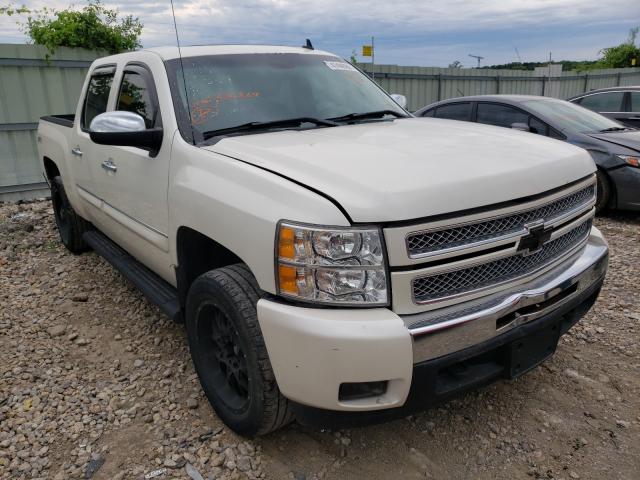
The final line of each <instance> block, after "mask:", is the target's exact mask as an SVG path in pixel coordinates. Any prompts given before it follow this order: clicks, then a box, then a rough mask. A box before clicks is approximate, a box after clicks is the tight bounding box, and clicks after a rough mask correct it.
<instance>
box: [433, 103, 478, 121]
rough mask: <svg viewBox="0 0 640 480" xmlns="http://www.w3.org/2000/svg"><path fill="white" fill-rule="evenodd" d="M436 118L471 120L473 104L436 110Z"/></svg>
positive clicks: (443, 107)
mask: <svg viewBox="0 0 640 480" xmlns="http://www.w3.org/2000/svg"><path fill="white" fill-rule="evenodd" d="M434 117H436V118H446V119H447V120H463V121H467V122H468V121H469V120H471V103H470V102H461V103H452V104H449V105H442V106H441V107H437V108H436V113H435V115H434Z"/></svg>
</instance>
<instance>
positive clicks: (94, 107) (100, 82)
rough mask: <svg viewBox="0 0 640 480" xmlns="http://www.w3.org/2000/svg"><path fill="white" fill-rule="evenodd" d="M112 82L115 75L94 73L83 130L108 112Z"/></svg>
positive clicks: (90, 84)
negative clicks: (96, 118) (97, 117)
mask: <svg viewBox="0 0 640 480" xmlns="http://www.w3.org/2000/svg"><path fill="white" fill-rule="evenodd" d="M112 82H113V73H111V72H110V73H94V74H93V75H92V76H91V79H90V80H89V88H87V96H86V98H85V101H84V108H83V112H82V122H81V125H82V128H84V129H88V128H89V127H90V126H91V120H93V119H94V118H95V117H96V116H98V115H100V114H101V113H104V112H106V111H107V103H108V102H109V92H110V91H111V83H112Z"/></svg>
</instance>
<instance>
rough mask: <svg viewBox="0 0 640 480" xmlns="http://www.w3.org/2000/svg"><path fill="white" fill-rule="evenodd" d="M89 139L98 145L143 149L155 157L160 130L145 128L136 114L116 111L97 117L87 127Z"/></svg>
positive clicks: (158, 147) (160, 135)
mask: <svg viewBox="0 0 640 480" xmlns="http://www.w3.org/2000/svg"><path fill="white" fill-rule="evenodd" d="M89 137H91V140H92V141H93V142H95V143H97V144H100V145H118V146H122V147H138V148H143V149H145V150H149V153H150V155H151V156H152V157H155V156H156V155H157V153H158V150H160V145H162V128H146V126H145V123H144V119H143V118H142V117H141V116H140V115H138V114H137V113H133V112H125V111H120V110H118V111H115V112H105V113H101V114H100V115H97V116H96V117H95V118H94V119H93V120H92V121H91V125H90V126H89Z"/></svg>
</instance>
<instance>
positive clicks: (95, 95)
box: [71, 65, 116, 213]
mask: <svg viewBox="0 0 640 480" xmlns="http://www.w3.org/2000/svg"><path fill="white" fill-rule="evenodd" d="M115 72H116V66H115V65H104V66H98V67H96V68H95V69H94V70H93V71H92V72H91V75H90V77H89V81H88V84H87V89H86V91H85V95H84V100H83V102H82V105H81V107H80V109H79V112H78V113H77V116H78V121H76V122H75V125H74V129H75V136H74V137H75V138H74V140H75V141H74V142H72V144H71V165H72V170H73V175H74V177H75V183H76V187H77V189H78V194H79V196H80V198H82V199H83V200H84V202H85V203H86V204H87V206H88V207H89V211H90V212H92V213H96V211H97V210H98V211H99V210H100V209H101V208H102V204H101V200H100V192H99V186H98V184H97V183H96V175H95V171H94V169H93V163H94V161H95V158H96V155H97V151H96V150H97V148H96V147H97V146H96V145H95V144H94V143H93V142H92V141H91V138H89V126H90V125H91V121H92V120H93V119H94V118H95V117H96V116H98V115H100V114H101V113H104V112H106V111H107V107H108V104H109V98H110V94H111V89H112V86H113V79H114V76H115Z"/></svg>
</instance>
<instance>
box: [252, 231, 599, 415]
mask: <svg viewBox="0 0 640 480" xmlns="http://www.w3.org/2000/svg"><path fill="white" fill-rule="evenodd" d="M607 263H608V248H607V244H606V242H605V241H604V239H603V238H602V235H601V234H600V232H599V231H598V230H597V229H595V228H594V229H593V230H592V232H591V235H590V237H589V239H588V242H587V244H586V245H585V247H584V248H582V249H581V250H580V251H579V252H578V253H576V254H575V255H574V256H573V257H571V258H570V259H568V260H566V261H565V262H563V263H562V264H561V265H559V266H557V267H556V268H554V269H553V270H551V271H549V272H547V273H546V274H544V275H543V276H542V277H539V278H538V279H536V280H535V281H532V282H530V283H527V284H524V285H519V286H518V287H517V289H516V290H511V291H507V292H503V293H502V295H501V296H494V297H492V298H489V299H485V301H484V302H481V303H476V304H475V305H472V306H469V305H467V306H466V307H459V308H463V309H464V310H458V311H457V313H455V314H452V312H448V315H449V316H448V317H442V316H440V317H434V316H431V317H424V318H422V317H420V318H417V317H416V316H415V315H412V316H411V317H412V318H409V319H408V318H406V317H400V316H398V315H396V314H395V313H393V312H392V311H390V310H388V309H383V308H379V309H368V310H353V309H352V310H347V309H312V308H302V307H297V306H293V305H289V304H283V303H279V302H275V301H270V300H266V299H261V300H260V301H259V302H258V320H259V322H260V327H261V329H262V333H263V336H264V339H265V343H266V346H267V351H268V353H269V358H270V360H271V365H272V367H273V370H274V373H275V376H276V380H277V382H278V386H279V388H280V390H281V392H282V393H283V395H284V396H286V397H287V398H289V399H291V400H292V401H293V402H294V405H295V408H296V414H297V416H298V418H299V420H300V419H306V420H303V421H307V423H317V422H314V421H312V420H313V419H316V420H317V419H320V423H328V424H330V423H331V419H332V418H334V417H335V418H336V419H343V420H344V418H343V417H344V416H345V414H350V415H349V416H348V417H349V419H350V421H354V420H355V421H357V419H358V418H362V419H364V421H367V422H368V421H370V420H371V419H370V414H369V412H370V411H374V410H378V411H379V412H377V414H379V416H381V417H386V416H393V415H402V414H406V413H407V412H408V411H411V410H414V409H416V408H420V407H422V408H425V407H427V406H429V405H432V404H434V403H437V402H439V401H443V400H446V399H448V398H451V397H452V396H454V395H456V394H458V393H460V392H462V391H465V390H467V389H469V388H474V387H477V386H480V385H482V384H486V383H488V382H490V381H492V380H494V379H496V378H500V377H504V376H516V375H519V374H522V373H524V372H525V371H527V370H528V369H530V368H533V367H534V366H535V365H537V364H539V363H540V362H541V361H542V360H544V358H546V357H547V356H548V355H550V354H551V353H553V351H554V350H555V344H556V343H557V340H558V337H559V335H560V334H562V333H564V332H566V331H567V330H568V329H569V328H570V327H571V326H572V325H573V324H574V323H576V322H577V321H578V320H579V319H580V318H581V317H582V316H583V315H584V313H586V311H588V309H589V308H590V307H591V305H592V304H593V302H594V301H595V299H596V298H597V294H598V292H599V290H600V287H601V285H602V282H603V281H604V276H605V273H606V270H607ZM551 328H555V330H549V331H547V329H551ZM553 332H558V333H557V334H555V333H553ZM524 340H526V342H524V343H523V344H525V345H527V346H526V347H525V349H524V350H523V351H522V352H521V353H514V350H513V348H514V347H513V342H516V341H524ZM538 347H540V348H541V349H542V350H541V351H539V348H538ZM514 358H517V359H518V361H517V362H515V361H514V360H513V359H514ZM518 364H519V367H518ZM461 369H462V370H466V371H468V372H471V373H470V374H469V375H466V374H463V373H461V371H462V370H461ZM380 381H386V382H387V388H386V391H385V392H384V393H383V394H381V395H377V396H370V397H366V398H358V399H348V400H344V399H341V398H340V395H339V391H340V385H342V384H343V383H354V382H380ZM353 414H357V415H355V416H353ZM340 423H342V420H341V421H340Z"/></svg>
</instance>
